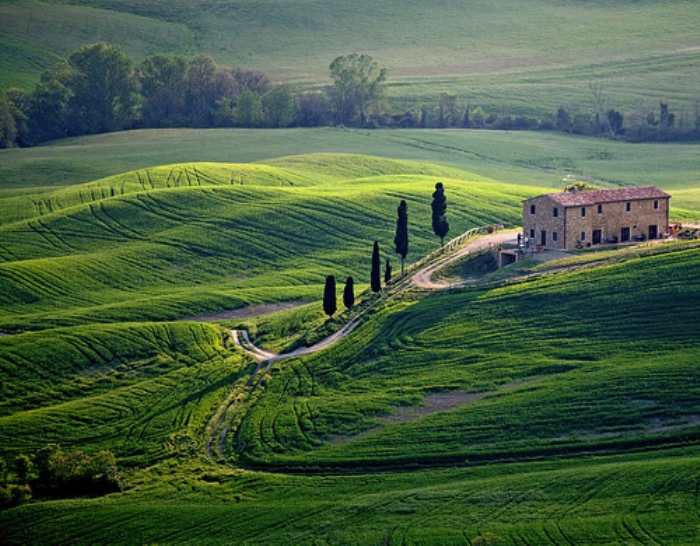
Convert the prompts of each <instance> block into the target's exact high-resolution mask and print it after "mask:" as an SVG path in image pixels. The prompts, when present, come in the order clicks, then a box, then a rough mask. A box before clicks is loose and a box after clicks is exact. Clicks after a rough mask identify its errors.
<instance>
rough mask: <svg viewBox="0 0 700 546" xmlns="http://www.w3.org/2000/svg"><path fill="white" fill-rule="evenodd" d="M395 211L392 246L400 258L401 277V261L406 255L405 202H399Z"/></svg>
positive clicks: (406, 206)
mask: <svg viewBox="0 0 700 546" xmlns="http://www.w3.org/2000/svg"><path fill="white" fill-rule="evenodd" d="M396 211H397V213H398V215H397V218H396V237H394V245H396V253H397V254H398V255H399V256H401V274H402V275H403V261H404V260H405V259H406V254H408V205H407V204H406V201H404V200H401V203H400V204H399V208H398V209H397V210H396Z"/></svg>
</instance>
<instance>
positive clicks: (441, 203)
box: [431, 182, 450, 246]
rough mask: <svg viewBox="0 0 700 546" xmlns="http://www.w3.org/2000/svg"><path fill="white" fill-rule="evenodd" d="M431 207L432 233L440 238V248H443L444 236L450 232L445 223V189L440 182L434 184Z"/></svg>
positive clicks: (448, 226)
mask: <svg viewBox="0 0 700 546" xmlns="http://www.w3.org/2000/svg"><path fill="white" fill-rule="evenodd" d="M431 207H432V209H433V231H434V232H435V235H437V236H438V237H439V238H440V246H444V244H445V236H446V235H447V233H448V232H449V231H450V225H449V224H448V223H447V217H446V216H445V213H446V212H447V199H446V198H445V188H444V187H443V185H442V182H438V183H437V184H435V191H434V192H433V202H432V205H431Z"/></svg>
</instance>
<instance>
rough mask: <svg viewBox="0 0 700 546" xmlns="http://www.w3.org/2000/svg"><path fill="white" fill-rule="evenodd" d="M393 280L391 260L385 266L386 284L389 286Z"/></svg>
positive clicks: (387, 260)
mask: <svg viewBox="0 0 700 546" xmlns="http://www.w3.org/2000/svg"><path fill="white" fill-rule="evenodd" d="M390 280H391V263H390V262H389V258H387V259H386V264H385V265H384V284H389V281H390Z"/></svg>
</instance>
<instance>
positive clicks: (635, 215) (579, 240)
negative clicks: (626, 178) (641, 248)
mask: <svg viewBox="0 0 700 546" xmlns="http://www.w3.org/2000/svg"><path fill="white" fill-rule="evenodd" d="M670 198H671V196H670V195H668V194H667V193H665V192H663V191H661V190H660V189H659V188H657V187H655V186H643V187H634V188H619V189H613V190H589V191H581V190H576V189H573V190H566V191H563V192H559V193H547V194H544V195H538V196H537V197H531V198H530V199H526V200H525V201H523V235H524V237H525V238H526V240H527V242H528V244H529V245H530V246H537V247H542V248H550V249H560V250H567V249H572V248H583V247H589V246H591V245H599V244H613V243H618V242H619V243H625V242H628V241H643V240H647V239H658V238H661V237H664V236H665V234H666V232H667V230H668V210H669V209H668V207H669V199H670Z"/></svg>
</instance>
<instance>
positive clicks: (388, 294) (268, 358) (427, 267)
mask: <svg viewBox="0 0 700 546" xmlns="http://www.w3.org/2000/svg"><path fill="white" fill-rule="evenodd" d="M475 233H476V230H470V231H469V232H467V233H465V234H463V235H461V236H459V237H457V238H456V239H453V240H452V241H450V242H449V243H448V244H447V245H446V246H445V247H444V248H443V249H441V250H440V251H439V253H438V256H439V257H438V258H437V259H435V260H434V261H433V260H431V261H428V262H427V263H425V264H420V262H419V264H418V266H417V267H416V270H415V271H411V272H410V273H407V274H406V275H405V276H404V277H402V278H400V279H399V280H397V281H396V282H395V283H394V284H392V285H390V286H388V287H386V288H385V289H384V293H383V296H384V297H382V298H380V299H379V300H377V302H375V303H374V304H372V305H370V306H368V307H366V308H365V309H363V310H362V311H361V312H360V313H358V314H357V315H356V316H355V317H353V318H352V319H351V320H350V321H349V322H347V323H346V324H345V325H344V326H343V327H342V328H340V329H339V330H338V331H336V332H334V333H333V334H331V335H329V336H328V337H326V338H325V339H322V340H321V341H319V342H318V343H316V344H314V345H311V346H309V347H299V348H298V349H295V350H294V351H290V352H288V353H279V354H278V353H272V352H270V351H266V350H265V349H262V348H260V347H257V346H256V345H255V344H254V343H253V342H252V341H251V339H250V337H249V335H248V332H247V331H246V330H231V339H232V340H233V342H234V344H235V345H236V346H237V347H239V348H240V349H242V350H243V351H244V352H245V353H246V354H248V355H250V356H252V357H253V358H254V359H255V360H256V361H257V366H256V367H255V370H254V371H253V372H252V373H251V375H250V377H249V378H248V380H247V382H246V383H245V385H238V384H237V385H234V387H233V389H232V390H231V392H230V393H229V394H228V395H227V396H226V398H225V399H224V401H223V402H222V403H221V404H220V405H219V407H218V408H217V409H216V411H215V412H214V414H213V415H212V417H211V419H210V420H209V423H208V424H207V427H206V431H207V432H206V435H207V436H206V453H207V455H208V456H209V458H210V459H212V460H214V461H217V460H219V461H220V460H222V459H225V448H226V445H225V444H226V438H227V437H228V435H229V433H230V432H231V428H232V427H233V426H234V425H235V423H236V421H237V420H238V418H239V416H240V415H241V412H242V411H245V409H246V407H247V402H248V401H249V400H251V397H252V396H253V394H254V393H255V391H256V390H257V389H258V387H259V386H260V385H261V383H262V381H263V378H264V377H265V376H266V375H267V374H268V373H269V371H270V370H271V369H272V366H273V365H274V364H275V363H276V362H279V361H281V360H286V359H289V358H296V357H301V356H306V355H310V354H314V353H317V352H319V351H322V350H324V349H326V348H328V347H330V346H331V345H334V344H335V343H337V342H338V341H340V340H341V339H343V338H345V337H346V336H348V335H349V334H350V333H351V332H352V331H353V330H354V329H355V328H356V327H357V326H358V325H359V324H360V322H361V321H362V319H363V318H364V317H365V315H366V314H367V313H368V312H369V311H371V310H372V309H374V308H375V307H376V306H377V305H378V304H379V303H384V302H386V301H387V300H391V299H393V298H394V297H396V296H398V295H399V294H401V293H403V292H404V291H405V290H407V289H409V288H418V289H423V290H445V289H449V288H455V287H458V286H463V285H466V284H469V282H470V281H469V280H466V281H462V282H459V283H436V282H433V280H432V277H433V274H434V273H435V272H436V271H437V270H439V269H441V268H443V267H445V266H446V265H448V264H449V263H451V262H453V261H455V260H458V259H460V258H462V257H463V256H466V255H468V254H470V253H474V252H481V251H483V250H485V249H488V248H491V247H493V246H497V245H500V244H502V243H503V242H505V241H506V240H509V239H512V238H513V237H514V234H513V232H497V233H494V234H490V235H486V236H483V237H477V238H476V239H474V240H472V241H469V242H468V243H467V244H466V245H465V246H459V245H461V244H462V243H463V242H464V241H465V240H468V239H469V238H470V237H471V236H472V235H474V234H475ZM456 247H458V248H457V249H456V250H454V249H455V248H456ZM443 254H444V255H443Z"/></svg>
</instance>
